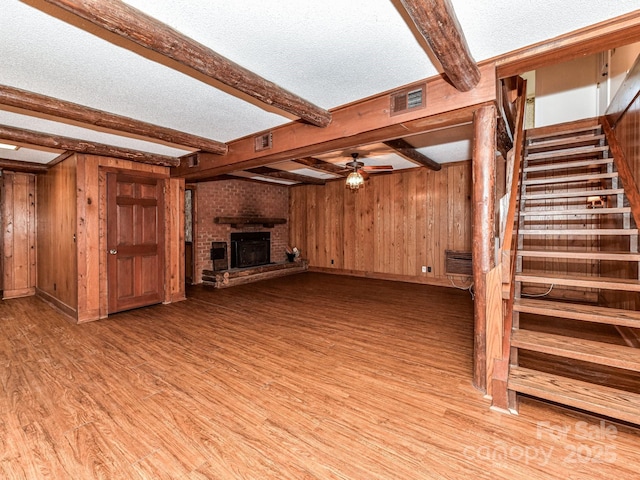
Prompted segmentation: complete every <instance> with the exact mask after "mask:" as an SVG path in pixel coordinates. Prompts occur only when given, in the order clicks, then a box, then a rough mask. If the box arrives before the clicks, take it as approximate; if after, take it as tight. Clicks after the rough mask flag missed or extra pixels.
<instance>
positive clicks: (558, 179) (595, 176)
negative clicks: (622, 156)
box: [524, 172, 618, 185]
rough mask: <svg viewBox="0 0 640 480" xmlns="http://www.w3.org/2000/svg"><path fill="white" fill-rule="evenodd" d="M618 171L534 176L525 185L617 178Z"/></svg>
mask: <svg viewBox="0 0 640 480" xmlns="http://www.w3.org/2000/svg"><path fill="white" fill-rule="evenodd" d="M617 176H618V172H610V173H585V174H581V175H566V176H557V177H546V178H534V179H527V180H525V181H524V184H525V185H550V184H552V183H570V182H583V181H590V180H604V179H607V178H616V177H617Z"/></svg>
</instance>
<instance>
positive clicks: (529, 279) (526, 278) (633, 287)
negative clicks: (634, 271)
mask: <svg viewBox="0 0 640 480" xmlns="http://www.w3.org/2000/svg"><path fill="white" fill-rule="evenodd" d="M516 281H517V282H525V283H543V284H547V285H552V284H553V285H564V286H568V287H584V288H601V289H605V290H622V291H627V292H640V280H636V279H630V278H613V277H590V276H583V275H558V274H546V273H517V274H516Z"/></svg>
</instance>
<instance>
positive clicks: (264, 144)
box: [255, 132, 273, 152]
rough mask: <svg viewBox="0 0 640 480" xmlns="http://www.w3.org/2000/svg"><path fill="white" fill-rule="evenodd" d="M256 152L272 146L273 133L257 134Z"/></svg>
mask: <svg viewBox="0 0 640 480" xmlns="http://www.w3.org/2000/svg"><path fill="white" fill-rule="evenodd" d="M255 147H256V152H259V151H260V150H269V149H270V148H272V147H273V133H272V132H269V133H265V134H264V135H258V136H257V137H256V138H255Z"/></svg>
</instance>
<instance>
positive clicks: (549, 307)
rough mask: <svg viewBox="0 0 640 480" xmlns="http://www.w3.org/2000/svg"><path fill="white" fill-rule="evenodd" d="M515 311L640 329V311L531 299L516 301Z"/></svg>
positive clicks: (514, 304) (518, 299)
mask: <svg viewBox="0 0 640 480" xmlns="http://www.w3.org/2000/svg"><path fill="white" fill-rule="evenodd" d="M513 309H514V310H515V311H518V312H521V313H532V314H536V315H544V316H547V317H556V318H567V319H570V320H581V321H583V322H591V323H603V324H606V325H620V326H623V327H632V328H640V311H636V310H624V309H621V308H609V307H598V306H595V305H584V304H580V303H567V302H556V301H553V300H540V299H530V298H517V299H515V300H514V303H513Z"/></svg>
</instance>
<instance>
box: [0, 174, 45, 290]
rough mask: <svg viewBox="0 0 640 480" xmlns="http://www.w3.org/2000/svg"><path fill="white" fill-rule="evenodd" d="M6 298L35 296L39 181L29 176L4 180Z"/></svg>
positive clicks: (3, 219) (3, 250)
mask: <svg viewBox="0 0 640 480" xmlns="http://www.w3.org/2000/svg"><path fill="white" fill-rule="evenodd" d="M1 205H2V232H3V235H2V237H3V238H2V265H3V270H2V298H3V299H6V298H15V297H24V296H28V295H33V294H34V293H35V286H36V181H35V176H34V175H32V174H28V173H13V172H4V173H3V176H2V200H1Z"/></svg>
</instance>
